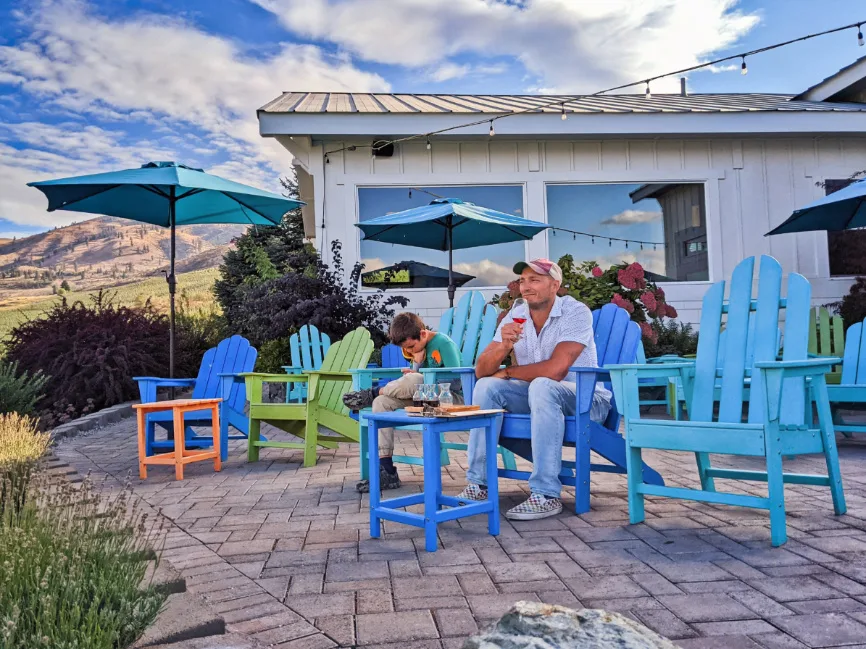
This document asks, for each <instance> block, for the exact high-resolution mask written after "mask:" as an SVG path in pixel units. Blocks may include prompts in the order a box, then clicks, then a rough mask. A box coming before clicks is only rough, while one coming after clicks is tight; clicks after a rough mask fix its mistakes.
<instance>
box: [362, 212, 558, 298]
mask: <svg viewBox="0 0 866 649" xmlns="http://www.w3.org/2000/svg"><path fill="white" fill-rule="evenodd" d="M355 225H356V226H357V227H358V228H360V229H361V231H362V232H363V233H364V239H365V240H367V241H382V242H384V243H399V244H401V245H404V246H415V247H416V248H427V249H429V250H443V251H446V250H447V251H448V300H449V302H450V303H451V306H452V307H453V306H454V293H455V291H456V289H457V287H456V286H455V282H454V251H455V250H462V249H464V248H478V247H480V246H490V245H493V244H496V243H508V242H511V241H527V240H529V239H531V238H532V237H534V236H535V235H536V234H538V233H539V232H541V231H542V230H544V229H546V228H549V227H550V226H549V225H546V224H544V223H537V222H535V221H530V220H528V219H524V218H521V217H519V216H514V215H513V214H506V213H505V212H499V211H497V210H491V209H489V208H487V207H481V206H480V205H475V203H469V202H466V201H462V200H460V199H459V198H437V199H435V200H434V201H432V202H431V203H430V204H429V205H423V206H421V207H413V208H412V209H409V210H404V211H402V212H395V213H394V214H387V215H385V216H378V217H376V218H374V219H370V220H369V221H363V222H361V223H356V224H355Z"/></svg>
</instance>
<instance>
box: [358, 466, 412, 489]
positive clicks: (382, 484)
mask: <svg viewBox="0 0 866 649" xmlns="http://www.w3.org/2000/svg"><path fill="white" fill-rule="evenodd" d="M400 487H401V484H400V476H398V475H397V470H396V469H395V470H394V473H389V472H388V470H387V469H386V468H385V467H383V466H380V467H379V488H380V489H381V490H382V491H385V490H387V489H399V488H400ZM355 488H356V489H357V490H358V491H359V492H360V493H362V494H367V493H370V481H369V480H361V481H360V482H359V483H358V484H356V485H355Z"/></svg>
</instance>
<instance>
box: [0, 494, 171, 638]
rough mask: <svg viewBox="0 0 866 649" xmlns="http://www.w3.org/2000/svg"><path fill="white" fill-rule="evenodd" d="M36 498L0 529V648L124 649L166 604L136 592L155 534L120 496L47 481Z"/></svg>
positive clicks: (152, 593) (151, 592)
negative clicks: (152, 537) (0, 562)
mask: <svg viewBox="0 0 866 649" xmlns="http://www.w3.org/2000/svg"><path fill="white" fill-rule="evenodd" d="M36 491H37V493H38V497H37V498H36V502H35V503H31V504H29V505H28V506H27V507H26V508H25V509H24V510H23V511H22V512H21V514H20V515H19V516H18V517H16V518H15V519H14V520H13V521H11V524H7V525H5V526H2V527H0V557H2V558H3V570H0V649H12V648H13V647H15V648H19V647H28V648H29V647H33V648H38V647H63V648H64V649H65V648H72V647H81V648H84V647H87V648H88V649H116V648H120V647H127V646H129V645H130V644H131V643H132V642H134V641H135V640H136V638H138V637H139V636H140V635H141V633H142V632H143V631H144V629H146V628H147V626H148V625H149V624H150V623H152V622H153V620H154V618H155V617H156V615H157V613H158V612H159V610H160V608H161V606H162V604H163V602H164V601H165V596H164V595H163V594H162V593H161V592H159V591H157V590H156V589H155V588H153V587H145V588H141V584H142V581H143V579H144V576H145V572H146V569H147V561H146V557H147V556H149V554H148V541H149V540H150V537H151V536H152V534H153V532H154V531H155V530H154V528H153V527H151V529H150V534H149V533H148V526H147V521H146V518H145V515H143V514H142V513H141V512H140V510H139V509H138V507H137V505H136V504H134V503H132V502H131V501H130V497H129V492H128V491H127V490H124V491H123V492H122V493H121V494H120V495H118V496H114V497H111V498H107V497H106V496H104V495H100V494H99V493H97V492H95V491H93V490H92V489H91V487H90V485H89V480H87V481H85V484H84V485H83V486H82V487H79V488H76V487H75V486H73V485H70V484H69V483H66V482H63V483H60V482H54V483H51V482H49V481H48V480H47V479H46V480H45V482H42V483H41V484H40V486H39V488H38V489H37V490H36Z"/></svg>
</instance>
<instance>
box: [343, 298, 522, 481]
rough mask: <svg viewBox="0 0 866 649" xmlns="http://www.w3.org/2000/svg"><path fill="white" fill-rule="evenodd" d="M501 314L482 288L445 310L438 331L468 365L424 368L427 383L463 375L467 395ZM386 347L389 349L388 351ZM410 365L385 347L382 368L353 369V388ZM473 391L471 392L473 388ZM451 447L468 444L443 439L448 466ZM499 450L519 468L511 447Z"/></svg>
mask: <svg viewBox="0 0 866 649" xmlns="http://www.w3.org/2000/svg"><path fill="white" fill-rule="evenodd" d="M497 316H498V310H497V309H496V307H495V306H493V305H491V304H487V303H486V301H485V300H484V296H483V295H482V294H481V293H480V292H478V291H470V292H469V293H467V294H465V295H464V296H463V297H462V298H461V299H460V301H459V302H458V304H457V306H456V307H454V308H451V309H448V310H447V311H445V312H444V313H443V314H442V317H441V318H440V320H439V328H438V331H439V332H441V333H444V334H446V335H448V336H449V337H450V338H451V339H452V340H453V341H454V342H455V343H456V344H457V346H458V347H459V348H460V353H461V355H462V361H463V365H465V367H463V368H448V369H447V370H430V369H422V370H421V372H422V373H423V374H424V380H425V382H427V383H437V382H444V381H450V380H455V379H457V378H460V379H461V381H462V383H463V392H464V395H466V394H467V382H466V381H467V379H466V376H468V375H472V376H473V377H474V372H475V370H474V365H475V358H476V356H477V355H478V354H479V353H480V352H481V351H483V350H484V348H485V347H487V345H488V344H489V343H490V341H491V340H493V335H494V333H496V318H497ZM389 348H393V350H389ZM386 350H388V351H387V352H386ZM407 365H408V364H407V363H406V360H405V359H404V358H403V353H402V351H401V350H400V348H399V347H397V346H396V345H388V346H386V347H384V348H383V352H382V367H381V368H368V369H365V370H355V371H354V372H353V374H354V375H355V380H354V386H355V387H354V388H353V389H356V390H359V389H363V388H368V387H371V386H372V385H373V382H374V381H383V380H384V381H387V380H392V379H394V378H398V377H399V376H400V374H401V372H400V368H402V367H406V366H407ZM380 385H381V383H380ZM469 394H471V388H470V393H469ZM359 419H360V425H361V449H360V450H361V478H362V479H366V478H367V477H368V475H367V471H368V467H367V462H366V461H365V459H366V457H367V435H366V434H365V433H366V429H367V427H366V424H365V423H364V418H363V413H361V416H360V417H359ZM405 428H406V429H414V427H410V426H407V427H405ZM449 450H466V444H462V443H457V442H446V441H445V439H444V438H443V439H442V441H441V453H442V456H441V463H442V466H447V465H448V464H450V462H451V460H450V458H449V457H448V451H449ZM499 450H500V453H501V455H502V461H503V464H504V466H506V467H509V468H516V466H517V464H516V462H515V460H514V455H513V454H512V453H511V452H510V451H508V450H507V449H504V448H500V449H499ZM394 462H401V463H403V464H418V465H421V464H423V462H424V460H423V458H420V457H413V456H408V455H395V456H394Z"/></svg>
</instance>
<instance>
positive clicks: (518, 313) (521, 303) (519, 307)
mask: <svg viewBox="0 0 866 649" xmlns="http://www.w3.org/2000/svg"><path fill="white" fill-rule="evenodd" d="M510 315H511V319H512V320H513V321H514V322H516V323H517V324H519V325H520V326H521V327H522V326H523V324H524V323H525V322H526V320H527V318H529V305H528V304H527V303H526V300H524V299H523V298H522V297H519V298H517V299H516V300H514V303H513V304H512V305H511V313H510ZM520 337H521V338H522V337H523V334H522V333H521V334H520Z"/></svg>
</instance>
